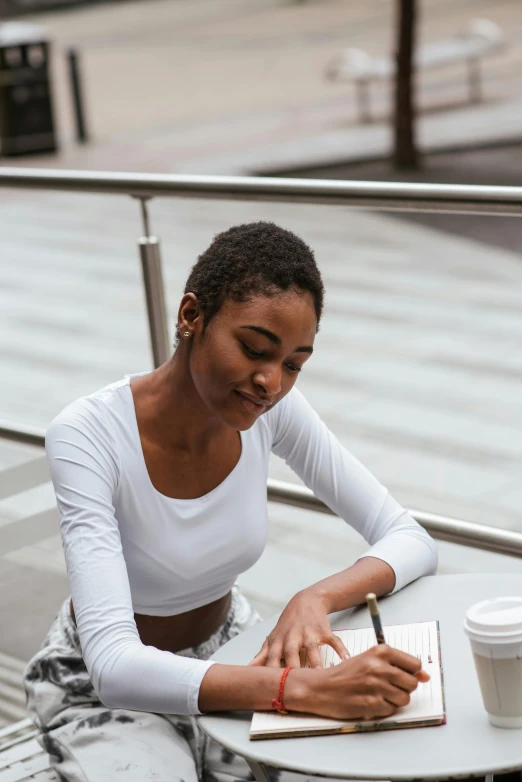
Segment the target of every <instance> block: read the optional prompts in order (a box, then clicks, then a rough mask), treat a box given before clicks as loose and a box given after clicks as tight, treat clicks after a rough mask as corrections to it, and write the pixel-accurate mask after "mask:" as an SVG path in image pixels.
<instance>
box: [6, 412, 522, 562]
mask: <svg viewBox="0 0 522 782" xmlns="http://www.w3.org/2000/svg"><path fill="white" fill-rule="evenodd" d="M0 438H4V439H6V440H12V441H14V442H17V443H25V444H27V445H38V446H41V447H43V446H44V444H45V431H44V430H43V429H38V428H32V429H28V428H23V427H15V426H12V425H9V424H7V423H6V422H2V421H0ZM267 492H268V500H269V501H270V502H280V503H282V504H284V505H293V506H294V507H296V508H304V509H305V510H313V511H318V512H319V513H328V514H330V515H332V516H335V515H336V514H335V513H334V512H333V511H332V510H330V508H329V507H328V506H327V505H325V504H324V502H322V501H321V500H319V499H317V497H316V496H315V495H314V494H313V492H311V491H310V489H308V488H307V487H306V486H300V485H299V484H294V483H287V482H286V481H276V480H273V479H270V478H269V479H268V483H267ZM409 512H410V513H411V515H412V516H413V517H414V518H415V519H416V520H417V521H418V522H419V524H420V525H421V526H422V527H424V529H425V530H427V531H428V532H429V533H430V535H432V536H433V537H434V538H437V539H438V540H447V541H450V542H451V543H458V544H460V545H462V546H470V547H472V548H478V549H483V550H484V551H494V552H497V553H499V554H507V555H509V556H511V557H521V558H522V534H521V533H520V532H511V530H505V529H498V528H497V527H491V526H488V525H486V524H477V523H475V522H472V521H463V520H462V519H454V518H450V517H448V516H438V515H436V514H434V513H425V512H424V511H420V510H410V511H409ZM47 514H48V515H49V512H47ZM45 519H46V523H47V524H49V523H53V522H52V519H51V522H49V520H48V516H45ZM29 521H30V522H31V524H32V526H33V527H34V526H35V523H37V522H38V521H39V520H38V516H34V517H30V519H29ZM34 534H35V533H34V530H33V535H34ZM0 554H1V552H0Z"/></svg>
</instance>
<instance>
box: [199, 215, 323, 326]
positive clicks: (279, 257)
mask: <svg viewBox="0 0 522 782" xmlns="http://www.w3.org/2000/svg"><path fill="white" fill-rule="evenodd" d="M290 288H295V289H298V290H300V291H308V292H309V293H311V294H312V297H313V300H314V306H315V313H316V317H317V328H319V321H320V320H321V314H322V311H323V303H324V286H323V281H322V279H321V273H320V272H319V269H318V268H317V264H316V262H315V257H314V253H313V251H312V250H311V249H310V247H309V246H308V245H307V244H306V243H305V242H304V241H303V240H302V239H300V238H299V237H298V236H296V235H295V234H293V233H292V232H291V231H287V230H286V229H284V228H281V227H280V226H278V225H275V223H271V222H265V221H259V222H255V223H244V224H243V225H236V226H233V227H232V228H229V229H228V230H227V231H223V232H222V233H220V234H217V236H215V237H214V240H213V242H212V244H211V245H210V247H208V249H207V250H205V252H203V253H202V254H201V255H200V256H199V258H198V260H197V262H196V264H195V265H194V266H193V267H192V270H191V272H190V274H189V277H188V280H187V283H186V285H185V293H195V294H196V296H197V297H198V300H199V302H200V304H201V308H202V310H203V313H204V329H205V328H206V327H207V326H208V323H209V322H210V320H211V319H212V318H213V317H214V315H216V313H217V312H219V310H220V309H221V307H222V306H223V304H224V302H225V301H226V300H227V299H233V300H234V301H248V299H249V298H250V297H251V296H252V295H255V294H262V295H265V296H274V295H277V293H278V292H280V291H287V290H289V289H290Z"/></svg>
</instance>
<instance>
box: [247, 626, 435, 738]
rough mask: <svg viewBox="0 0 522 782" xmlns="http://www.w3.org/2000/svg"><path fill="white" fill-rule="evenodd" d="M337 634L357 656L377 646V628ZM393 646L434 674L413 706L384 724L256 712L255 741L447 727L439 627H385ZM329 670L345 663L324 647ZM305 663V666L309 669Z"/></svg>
mask: <svg viewBox="0 0 522 782" xmlns="http://www.w3.org/2000/svg"><path fill="white" fill-rule="evenodd" d="M335 634H336V635H338V636H339V638H341V640H342V641H343V643H344V645H345V646H346V648H347V649H348V651H349V652H350V654H351V655H352V657H354V656H355V655H357V654H361V652H364V651H366V650H367V649H369V648H370V647H372V646H375V644H376V641H375V631H374V629H373V627H365V628H363V629H361V630H338V631H336V632H335ZM384 637H385V638H386V643H387V644H388V645H389V646H393V647H395V648H396V649H401V650H402V651H404V652H408V654H412V655H413V656H414V657H418V658H419V659H420V661H421V662H422V667H423V668H424V670H425V671H427V673H429V675H430V680H429V682H426V683H425V684H423V683H419V685H418V687H417V689H416V690H415V691H414V692H413V693H412V694H411V700H410V703H409V704H408V705H407V706H404V707H402V708H400V709H398V710H397V711H396V712H395V714H394V715H393V716H392V717H386V718H384V719H378V720H356V721H348V720H332V719H325V718H323V717H317V716H313V715H301V714H297V713H293V714H278V713H277V712H275V711H262V712H255V713H254V715H253V717H252V723H251V725H250V738H251V739H273V738H284V737H289V738H293V737H296V736H313V735H318V734H329V733H358V732H360V731H372V730H389V729H392V728H420V727H427V726H429V725H443V724H444V723H445V722H446V715H445V705H444V682H443V675H442V661H441V655H440V637H439V623H438V622H436V621H433V622H417V623H415V624H408V625H394V626H391V627H385V628H384ZM320 652H321V659H322V661H323V665H324V667H325V668H328V667H330V666H333V665H337V664H338V663H340V662H341V658H340V657H339V655H338V654H337V653H336V652H335V651H334V650H333V649H332V647H331V646H326V645H325V646H321V647H320ZM306 664H307V663H306V661H305V665H306Z"/></svg>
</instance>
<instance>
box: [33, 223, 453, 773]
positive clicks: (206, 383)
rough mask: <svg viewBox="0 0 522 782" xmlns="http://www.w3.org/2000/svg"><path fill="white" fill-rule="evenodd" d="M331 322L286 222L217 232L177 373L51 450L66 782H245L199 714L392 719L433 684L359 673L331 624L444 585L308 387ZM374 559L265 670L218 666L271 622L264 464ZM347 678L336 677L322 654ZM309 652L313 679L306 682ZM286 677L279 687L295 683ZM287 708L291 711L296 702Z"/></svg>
mask: <svg viewBox="0 0 522 782" xmlns="http://www.w3.org/2000/svg"><path fill="white" fill-rule="evenodd" d="M322 307H323V284H322V281H321V277H320V274H319V271H318V269H317V266H316V263H315V260H314V256H313V253H312V251H311V250H310V248H309V247H308V246H307V245H306V244H305V243H304V242H303V241H302V240H301V239H299V238H298V237H296V236H295V235H293V234H292V233H290V232H289V231H286V230H283V229H282V228H279V227H278V226H276V225H273V224H271V223H263V222H259V223H253V224H247V225H241V226H237V227H235V228H231V229H230V230H228V231H225V232H224V233H222V234H220V235H218V236H217V237H216V238H215V240H214V241H213V243H212V244H211V246H210V247H209V248H208V249H207V250H206V252H204V253H203V254H202V255H201V256H200V258H199V259H198V262H197V263H196V265H195V266H194V268H193V269H192V271H191V274H190V276H189V279H188V281H187V285H186V288H185V294H184V296H183V298H182V300H181V304H180V307H179V312H178V335H177V344H176V350H175V352H174V355H173V356H172V358H171V359H170V360H169V361H168V362H167V363H165V364H164V365H163V366H161V367H159V369H157V370H155V371H153V372H147V373H144V374H141V375H134V376H131V377H130V378H125V379H124V380H122V381H119V382H116V383H113V384H111V385H109V386H107V387H106V388H103V389H101V390H100V391H98V392H96V393H94V394H91V395H90V396H87V397H85V398H83V399H80V400H78V401H77V402H75V403H73V404H72V405H69V407H67V408H66V409H65V410H64V411H63V412H62V413H61V414H60V415H59V416H58V417H57V418H56V419H55V420H54V421H53V422H52V424H51V426H50V428H49V431H48V433H47V438H46V449H47V454H48V458H49V463H50V467H51V473H52V478H53V483H54V487H55V491H56V497H57V503H58V508H59V514H60V527H61V534H62V540H63V545H64V551H65V557H66V562H67V570H68V575H69V582H70V587H71V597H72V600H71V601H69V600H67V601H66V602H65V604H64V605H63V606H62V609H61V611H60V613H59V615H58V617H57V619H56V620H55V622H54V624H53V626H52V627H51V630H50V631H49V634H48V637H47V638H46V640H45V641H44V645H43V647H42V649H41V650H40V652H38V653H37V654H36V656H35V657H34V658H33V660H32V661H31V662H30V663H29V665H28V668H27V670H26V676H25V683H26V689H27V694H28V703H29V708H30V711H31V714H32V716H33V719H34V720H35V722H36V724H37V725H38V727H39V729H40V731H41V741H42V744H43V745H44V747H45V748H46V749H47V750H48V751H49V753H50V754H51V755H52V757H53V760H54V763H55V766H56V768H57V770H58V771H59V772H60V774H61V778H63V779H65V780H75V781H76V780H82V782H86V780H87V782H91V781H92V782H100V781H101V782H103V781H104V780H114V779H119V778H120V777H121V779H125V780H140V782H141V780H143V779H155V780H160V782H163V780H165V782H167V780H168V782H171V780H174V779H175V780H184V781H185V782H197V780H198V779H199V780H203V779H215V778H216V777H219V776H220V775H223V774H228V775H233V777H234V778H235V779H237V778H246V777H247V776H248V768H247V767H246V765H245V764H244V761H242V760H240V759H239V758H236V757H234V756H232V755H230V753H227V752H224V751H221V750H219V748H218V747H217V746H216V745H213V744H212V743H211V742H208V741H205V740H204V739H203V737H202V735H201V733H200V732H199V730H198V728H197V725H196V723H195V720H194V716H193V715H196V714H199V713H201V712H205V711H215V710H228V709H248V710H251V709H271V708H274V707H279V708H282V705H284V706H285V707H286V708H287V709H291V710H294V711H301V712H314V713H317V714H320V715H324V716H329V717H337V718H355V717H361V718H366V719H367V718H372V717H381V716H387V715H390V714H392V713H393V712H394V711H395V710H396V709H397V708H398V707H399V706H402V705H404V704H406V703H407V702H408V700H409V693H410V692H412V690H413V689H415V687H416V686H417V683H418V681H425V680H426V679H427V676H426V674H424V672H422V671H421V670H420V664H419V662H418V660H417V659H416V658H413V657H410V656H409V655H407V654H404V653H402V652H398V651H396V650H392V649H389V648H388V647H385V646H383V647H379V648H377V649H374V650H370V651H369V652H367V653H365V654H363V655H360V656H358V657H356V658H353V659H350V658H349V655H348V653H347V650H346V649H345V648H344V646H343V644H342V643H341V641H340V640H339V639H338V638H337V637H336V636H334V635H332V633H331V630H330V625H329V622H328V614H329V613H331V612H334V611H339V610H341V609H344V608H347V607H348V606H352V605H356V604H359V603H361V602H362V601H363V600H364V596H365V594H366V593H367V592H368V591H373V592H376V593H377V594H378V595H384V594H387V593H390V592H394V591H397V590H398V589H400V588H401V587H402V586H404V585H405V584H407V583H408V582H410V581H412V580H414V579H416V578H418V577H419V576H421V575H424V574H427V573H433V572H434V571H435V569H436V563H437V557H436V552H435V548H434V545H433V542H432V540H431V539H430V537H429V536H428V535H427V534H426V533H425V532H424V531H423V530H422V529H421V527H420V526H419V525H418V524H417V523H416V522H415V521H414V520H413V519H412V518H411V517H410V516H409V515H408V514H407V513H406V512H405V511H404V510H403V509H402V508H401V507H400V506H399V505H398V504H397V503H396V502H395V501H394V500H393V499H392V498H391V497H390V496H389V494H388V493H387V491H386V490H385V489H384V488H383V487H382V486H381V485H380V484H379V483H378V481H377V480H376V479H375V478H373V477H372V476H371V475H370V474H369V473H368V471H367V470H366V469H365V468H364V467H362V465H361V464H359V462H357V460H355V459H354V458H353V457H352V456H351V455H350V454H349V453H348V452H347V451H346V450H345V449H344V448H343V447H342V446H341V445H340V444H339V443H338V441H337V440H336V439H335V438H334V436H333V435H332V434H331V433H330V432H329V431H328V429H327V428H326V426H325V425H324V424H323V423H322V422H321V420H320V419H319V417H318V416H317V414H316V413H315V412H314V411H313V410H312V409H311V407H310V406H309V405H308V403H307V402H306V400H305V399H304V397H303V396H302V395H301V394H300V393H299V391H298V390H297V389H296V388H294V384H295V382H296V380H297V376H298V374H299V372H300V371H301V369H302V368H303V367H304V365H305V363H306V362H307V361H308V360H309V358H310V356H311V354H312V351H313V343H314V338H315V334H316V332H317V329H318V327H319V321H320V318H321V313H322ZM271 450H272V451H274V452H275V453H276V454H278V455H279V456H281V457H282V458H284V459H285V460H286V461H287V463H288V464H289V465H290V466H291V467H292V468H293V469H294V470H295V472H296V473H297V474H298V475H299V476H300V477H301V478H302V479H303V480H304V482H305V483H306V484H307V485H308V486H309V487H310V488H311V489H312V490H313V491H314V492H315V494H316V495H317V496H318V497H320V498H321V499H322V500H324V501H325V502H326V503H327V504H328V505H329V506H330V508H332V509H333V510H334V511H335V512H336V513H337V514H339V515H340V516H341V517H342V518H344V519H345V520H346V521H347V522H348V523H350V524H351V525H352V526H353V527H355V529H357V530H358V531H359V532H360V533H361V534H362V535H363V536H364V537H365V539H366V540H367V541H368V542H369V543H370V544H371V548H370V549H369V550H368V551H367V553H366V554H365V555H364V557H362V558H361V559H359V560H358V561H357V562H356V563H355V564H354V565H352V566H351V567H348V568H347V569H346V570H344V571H343V572H341V573H338V574H337V575H334V576H331V577H330V578H326V579H324V580H323V581H321V582H320V583H318V584H314V585H312V586H310V587H308V588H307V589H304V590H303V591H302V592H299V593H298V594H297V595H295V597H293V598H292V600H291V601H290V602H289V604H288V605H287V607H286V608H285V610H284V611H283V613H282V614H281V617H280V619H279V621H278V623H277V625H276V627H275V629H274V630H273V632H272V633H271V634H270V635H269V636H268V638H267V639H266V641H265V643H264V644H263V647H262V649H261V650H260V652H259V654H258V655H257V656H256V657H255V659H254V660H253V661H252V663H251V665H250V666H245V667H239V666H227V665H219V664H212V663H211V662H210V661H209V660H208V658H209V657H210V655H211V654H213V652H214V651H215V650H216V649H217V648H218V647H219V646H220V645H222V644H223V643H225V642H226V641H227V640H229V639H230V638H232V637H233V636H234V635H237V634H238V633H239V632H241V631H242V630H244V629H246V628H248V627H251V626H252V625H253V624H255V623H256V622H257V621H259V617H258V615H257V614H256V612H255V611H254V610H253V609H252V607H251V606H250V605H249V604H248V602H247V601H246V600H245V598H244V597H243V596H242V595H241V593H240V592H239V590H238V588H237V586H235V585H234V582H235V580H236V577H237V576H238V574H239V573H241V572H243V571H244V570H246V569H247V568H249V567H250V566H251V565H253V564H254V562H256V560H257V559H258V558H259V556H260V555H261V553H262V551H263V548H264V546H265V543H266V537H267V507H266V480H267V472H268V457H269V454H270V451H271ZM322 643H327V644H330V645H331V646H332V647H333V648H334V649H335V650H336V651H337V652H338V653H339V654H340V656H341V657H342V658H343V659H344V660H345V662H344V663H343V664H341V665H339V666H337V667H336V668H333V669H329V670H323V669H322V668H321V663H320V657H319V652H318V645H319V644H322ZM301 649H305V650H306V652H307V653H308V657H309V659H310V660H311V663H312V668H311V669H300V668H299V651H300V650H301ZM282 666H283V667H285V666H286V667H291V671H290V673H289V674H288V675H287V676H286V680H285V682H284V684H283V686H282V688H281V689H282V699H279V703H277V696H278V692H279V689H280V685H281V667H282ZM281 701H282V702H283V703H282V702H281Z"/></svg>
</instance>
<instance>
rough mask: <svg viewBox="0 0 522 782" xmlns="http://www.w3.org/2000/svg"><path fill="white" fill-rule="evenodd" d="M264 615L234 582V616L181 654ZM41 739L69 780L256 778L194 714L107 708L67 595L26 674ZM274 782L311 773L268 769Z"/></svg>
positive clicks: (299, 780) (198, 652)
mask: <svg viewBox="0 0 522 782" xmlns="http://www.w3.org/2000/svg"><path fill="white" fill-rule="evenodd" d="M259 621H260V616H259V614H258V613H257V611H255V609H254V608H253V607H252V606H251V605H250V603H249V602H248V601H247V600H246V598H245V597H244V596H243V595H242V594H241V592H240V591H239V588H238V587H237V586H235V587H234V588H233V590H232V602H231V606H230V611H229V615H228V617H227V619H226V621H225V622H224V624H223V625H222V626H221V627H220V628H219V629H218V630H217V631H216V632H215V633H214V635H212V636H211V637H210V638H209V639H208V640H207V641H204V642H203V643H202V644H199V646H195V647H193V648H191V649H184V650H183V651H181V652H178V654H181V655H183V656H185V657H195V658H198V659H200V660H207V659H208V658H209V657H210V656H211V655H212V654H214V652H215V651H216V650H217V649H219V647H220V646H222V645H223V644H224V643H226V642H227V641H229V640H230V639H231V638H234V636H236V635H239V633H241V632H242V631H243V630H247V629H248V628H249V627H253V626H254V625H255V624H257V622H259ZM24 686H25V690H26V694H27V705H28V709H29V713H30V715H31V717H32V719H33V720H34V722H35V724H36V726H37V727H38V728H39V730H40V736H39V739H38V740H39V742H40V744H41V745H42V747H43V748H44V749H45V750H46V751H47V752H48V753H49V755H50V756H51V760H52V762H53V766H54V769H55V771H56V772H57V774H58V776H59V777H60V779H62V780H64V781H65V782H123V781H124V780H125V782H145V780H155V781H156V782H232V781H233V780H237V781H238V782H243V780H252V779H253V776H252V774H251V772H250V769H249V767H248V765H247V763H246V761H245V760H243V758H240V757H239V756H238V755H234V754H232V753H231V752H229V751H228V750H226V749H224V748H223V747H221V746H220V745H219V744H217V743H216V742H214V741H212V740H211V739H209V738H208V737H207V736H206V735H205V734H204V733H203V732H202V731H201V730H200V729H199V727H198V725H197V721H196V719H195V718H194V717H183V716H176V715H172V714H150V713H148V712H141V711H131V710H127V709H108V708H106V707H105V706H104V705H103V704H102V703H101V702H100V701H99V700H98V698H97V696H96V693H95V692H94V688H93V686H92V684H91V681H90V679H89V674H88V673H87V669H86V667H85V663H84V661H83V657H82V653H81V648H80V641H79V638H78V631H77V629H76V625H75V624H74V622H73V620H72V618H71V614H70V611H69V599H67V600H66V601H65V602H64V603H63V605H62V607H61V609H60V612H59V614H58V616H57V617H56V619H55V621H54V623H53V624H52V626H51V629H50V630H49V632H48V634H47V637H46V638H45V640H44V642H43V645H42V648H41V649H40V651H39V652H37V654H36V655H35V656H34V657H33V659H32V660H31V661H30V662H29V663H28V665H27V667H26V669H25V673H24ZM267 771H268V773H269V775H270V778H271V779H272V781H273V782H276V781H277V780H278V779H279V778H280V780H279V782H305V780H307V779H311V778H310V777H304V776H302V775H301V774H293V773H289V772H279V771H277V770H276V769H270V768H268V769H267Z"/></svg>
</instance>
